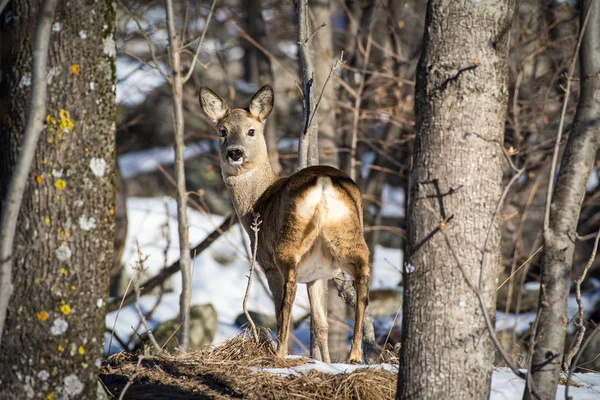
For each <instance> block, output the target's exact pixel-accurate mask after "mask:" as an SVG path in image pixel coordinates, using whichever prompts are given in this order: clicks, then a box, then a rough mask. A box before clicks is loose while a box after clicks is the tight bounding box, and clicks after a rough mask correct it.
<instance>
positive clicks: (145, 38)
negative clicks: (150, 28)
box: [118, 0, 171, 82]
mask: <svg viewBox="0 0 600 400" xmlns="http://www.w3.org/2000/svg"><path fill="white" fill-rule="evenodd" d="M118 1H119V4H120V5H121V7H123V8H124V9H125V11H127V14H128V15H129V17H130V18H131V19H132V20H133V22H135V24H136V25H137V28H138V31H139V32H140V34H141V35H142V36H143V37H144V40H145V41H146V45H147V46H148V50H150V55H151V56H152V62H154V65H155V66H156V68H155V69H156V70H157V71H158V73H159V74H160V75H161V76H162V77H163V78H164V80H166V81H167V82H171V79H170V78H169V77H168V76H167V74H165V73H164V71H163V70H162V68H160V64H159V62H158V59H157V58H156V53H155V52H154V46H153V45H152V40H151V39H150V37H148V34H147V33H146V31H145V30H144V29H143V28H142V25H141V24H140V21H139V19H138V18H137V17H136V16H135V15H133V13H132V12H131V11H130V10H129V8H128V7H127V6H126V5H125V4H123V1H122V0H118ZM135 58H137V57H135ZM140 61H141V60H140ZM142 62H144V61H142ZM144 63H145V62H144ZM147 65H148V66H151V65H150V64H147Z"/></svg>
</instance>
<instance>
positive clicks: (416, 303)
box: [397, 0, 514, 399]
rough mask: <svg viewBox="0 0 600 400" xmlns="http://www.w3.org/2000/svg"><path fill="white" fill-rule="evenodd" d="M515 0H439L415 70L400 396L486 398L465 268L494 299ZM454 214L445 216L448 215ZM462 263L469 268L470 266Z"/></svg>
mask: <svg viewBox="0 0 600 400" xmlns="http://www.w3.org/2000/svg"><path fill="white" fill-rule="evenodd" d="M513 8H514V2H513V1H512V0H503V1H498V2H486V3H479V2H456V1H454V0H430V1H429V3H428V7H427V18H426V28H425V37H424V41H423V50H422V53H421V59H420V60H419V66H418V71H417V84H416V94H415V99H416V104H415V112H416V117H417V136H416V143H415V150H414V159H413V167H412V170H411V176H410V194H409V199H410V203H409V213H408V229H409V232H408V244H407V260H406V263H405V266H404V273H403V276H404V284H405V286H404V288H405V291H404V313H403V323H402V349H401V352H400V370H399V379H398V393H397V397H398V398H400V399H409V398H411V399H412V398H422V399H440V398H452V399H459V398H460V399H465V398H469V399H484V398H487V397H488V393H489V388H490V381H491V373H492V368H493V364H492V362H493V359H494V352H493V344H492V342H491V340H490V338H489V333H488V332H487V330H486V326H485V322H484V318H483V315H482V310H481V309H480V307H479V304H478V300H477V297H476V295H475V293H474V292H473V290H471V289H470V288H469V285H468V284H467V283H466V279H468V280H469V281H470V282H471V283H472V284H474V286H475V288H477V286H478V283H479V281H480V273H481V272H482V271H483V272H482V273H483V276H482V277H481V285H480V288H479V290H480V291H481V292H482V294H483V297H484V299H485V301H486V306H487V309H488V312H489V313H490V314H492V315H493V312H494V309H495V300H496V296H495V289H496V288H495V280H496V273H497V269H498V263H499V255H500V253H499V242H500V241H499V239H500V237H499V233H500V232H499V228H498V224H497V223H496V224H495V226H493V227H492V231H491V235H490V240H489V242H488V244H487V247H486V251H487V253H488V254H487V255H486V257H485V260H486V262H485V265H483V270H482V268H481V260H482V250H483V249H484V242H485V240H486V234H487V231H488V227H489V224H490V221H491V219H492V215H493V213H494V210H495V208H496V205H497V203H498V200H499V198H500V195H501V193H502V162H503V155H502V152H501V150H500V148H499V147H498V144H497V143H495V142H493V141H500V142H502V139H503V132H504V122H505V118H506V108H507V107H506V106H507V100H508V88H507V83H508V45H507V44H508V36H509V31H510V25H511V21H512V15H513ZM444 222H445V223H444ZM463 272H464V274H463Z"/></svg>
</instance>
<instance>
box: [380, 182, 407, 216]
mask: <svg viewBox="0 0 600 400" xmlns="http://www.w3.org/2000/svg"><path fill="white" fill-rule="evenodd" d="M381 201H382V203H383V205H382V208H381V215H383V216H384V217H395V218H402V217H404V211H405V208H406V202H405V193H404V188H402V187H394V186H391V185H383V190H382V192H381Z"/></svg>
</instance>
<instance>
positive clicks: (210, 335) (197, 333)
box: [136, 304, 218, 351]
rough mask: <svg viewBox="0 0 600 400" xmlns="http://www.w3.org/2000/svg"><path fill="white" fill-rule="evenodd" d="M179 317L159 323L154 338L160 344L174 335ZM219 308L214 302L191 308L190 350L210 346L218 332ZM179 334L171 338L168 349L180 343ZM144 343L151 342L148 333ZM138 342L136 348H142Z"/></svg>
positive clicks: (143, 337)
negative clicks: (216, 307) (216, 308)
mask: <svg viewBox="0 0 600 400" xmlns="http://www.w3.org/2000/svg"><path fill="white" fill-rule="evenodd" d="M179 324H180V322H179V318H173V319H170V320H167V321H164V322H162V323H161V324H159V325H158V326H157V327H156V328H155V329H154V330H153V331H152V333H153V335H154V338H155V339H156V341H157V342H158V344H159V345H161V346H162V345H163V344H164V343H166V342H167V340H169V337H171V335H173V332H175V330H176V329H177V328H178V327H179ZM217 324H218V318H217V310H215V308H214V307H213V305H212V304H198V305H194V306H192V307H191V308H190V347H189V350H201V349H203V348H205V347H207V346H210V345H211V344H212V342H213V340H214V338H215V334H216V332H217ZM178 336H179V335H178V334H177V333H176V334H175V335H173V337H172V338H171V340H169V342H168V344H167V345H166V346H165V348H166V349H168V350H170V351H173V350H175V348H176V347H177V346H178V344H179V340H178ZM142 343H143V344H149V339H148V337H147V336H146V335H142ZM140 347H141V344H139V343H138V344H137V345H136V348H140Z"/></svg>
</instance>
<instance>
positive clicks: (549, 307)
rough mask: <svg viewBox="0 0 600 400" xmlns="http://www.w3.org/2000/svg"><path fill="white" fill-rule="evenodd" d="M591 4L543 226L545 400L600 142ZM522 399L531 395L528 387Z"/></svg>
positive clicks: (540, 349) (541, 382)
mask: <svg viewBox="0 0 600 400" xmlns="http://www.w3.org/2000/svg"><path fill="white" fill-rule="evenodd" d="M589 7H592V8H591V11H590V19H589V22H588V25H587V27H586V29H585V32H584V34H583V38H582V42H581V48H580V50H579V58H580V61H579V68H580V92H581V93H580V97H579V103H578V105H577V112H576V114H575V120H574V122H573V127H572V128H571V133H570V135H569V139H568V141H567V144H566V147H565V150H564V153H563V157H562V162H561V163H560V172H559V174H558V179H557V181H556V190H555V191H554V198H553V200H552V207H551V209H550V220H549V226H548V227H547V228H546V229H545V230H544V243H545V246H544V255H543V265H542V278H541V287H542V290H541V291H540V301H539V307H538V324H537V329H536V331H535V345H534V349H533V355H532V357H533V358H532V365H531V371H530V373H531V378H530V379H531V380H532V381H533V383H534V385H533V387H535V388H536V389H537V391H538V393H539V395H540V397H541V398H542V399H551V398H554V396H555V393H556V388H557V385H558V375H559V372H560V366H561V364H562V359H563V357H564V343H565V334H566V329H567V325H568V318H567V300H568V296H569V284H570V279H569V276H570V273H571V268H572V263H573V253H574V250H575V242H576V236H577V224H578V221H579V213H580V211H581V204H582V203H583V199H584V197H585V187H586V184H587V181H588V178H589V176H590V172H591V170H592V167H593V163H594V159H595V157H596V152H597V151H598V146H599V145H600V99H598V97H597V95H596V93H598V90H600V5H599V4H598V2H593V1H591V0H585V1H583V2H582V3H581V18H580V21H581V23H580V26H583V21H584V19H585V17H586V15H587V11H588V9H589ZM524 398H526V399H530V398H532V395H531V394H530V393H529V390H526V391H525V394H524Z"/></svg>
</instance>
